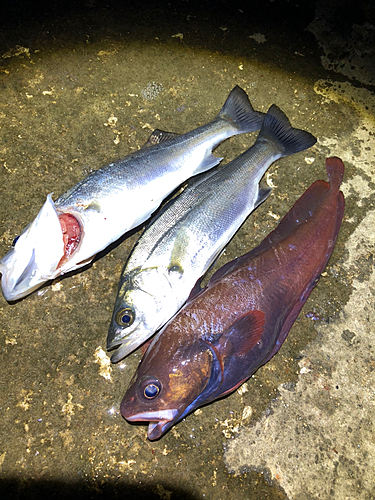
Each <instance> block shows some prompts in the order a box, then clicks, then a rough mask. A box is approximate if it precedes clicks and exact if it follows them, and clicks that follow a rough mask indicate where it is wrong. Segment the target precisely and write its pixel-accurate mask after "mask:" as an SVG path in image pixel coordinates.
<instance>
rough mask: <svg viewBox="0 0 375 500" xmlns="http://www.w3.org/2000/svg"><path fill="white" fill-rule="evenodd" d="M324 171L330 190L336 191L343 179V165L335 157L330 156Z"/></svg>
mask: <svg viewBox="0 0 375 500" xmlns="http://www.w3.org/2000/svg"><path fill="white" fill-rule="evenodd" d="M326 170H327V175H328V180H329V184H330V186H331V188H332V189H334V190H335V191H338V190H339V189H340V186H341V183H342V180H343V178H344V170H345V166H344V163H343V162H342V160H341V159H340V158H337V156H332V157H331V158H327V159H326Z"/></svg>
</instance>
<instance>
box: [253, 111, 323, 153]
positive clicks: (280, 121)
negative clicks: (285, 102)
mask: <svg viewBox="0 0 375 500" xmlns="http://www.w3.org/2000/svg"><path fill="white" fill-rule="evenodd" d="M262 139H264V140H267V141H269V142H271V143H273V144H274V145H275V146H276V147H277V148H278V149H279V150H280V154H281V157H283V156H288V155H292V154H294V153H298V152H299V151H303V150H304V149H308V148H310V147H311V146H313V145H314V144H315V143H316V138H315V137H314V136H313V135H312V134H310V133H309V132H306V131H305V130H300V129H298V128H293V127H292V126H291V124H290V121H289V120H288V118H287V116H286V115H285V114H284V113H283V112H282V111H281V109H279V108H278V107H277V106H276V105H275V104H273V105H272V106H271V107H270V109H269V110H268V112H267V114H266V116H265V118H264V121H263V125H262V128H261V130H260V132H259V136H258V140H262Z"/></svg>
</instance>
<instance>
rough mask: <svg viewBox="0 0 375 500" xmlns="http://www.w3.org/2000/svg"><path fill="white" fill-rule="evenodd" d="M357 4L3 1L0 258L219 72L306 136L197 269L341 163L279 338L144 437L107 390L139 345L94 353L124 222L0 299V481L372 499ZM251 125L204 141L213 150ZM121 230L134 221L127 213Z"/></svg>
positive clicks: (170, 122)
mask: <svg viewBox="0 0 375 500" xmlns="http://www.w3.org/2000/svg"><path fill="white" fill-rule="evenodd" d="M373 14H374V12H373V7H371V5H368V4H367V3H365V2H358V3H356V5H355V8H354V7H352V6H351V4H350V3H349V2H344V3H342V2H340V3H339V2H337V3H336V2H331V3H329V2H328V3H327V2H320V1H317V2H315V3H309V6H308V7H306V6H305V7H303V6H302V5H301V6H298V5H297V4H295V3H294V2H258V3H256V4H254V5H253V6H252V7H250V6H249V4H247V3H245V2H243V3H240V2H238V3H236V2H228V3H226V2H219V3H217V2H216V3H215V4H211V3H209V2H206V3H194V2H181V3H179V2H176V3H172V4H160V3H150V4H149V5H148V6H147V8H146V7H145V6H144V8H142V9H141V8H138V7H136V6H134V5H133V6H127V5H123V6H122V7H120V6H119V5H117V4H116V3H114V2H113V3H110V2H109V3H106V4H104V3H103V4H101V3H99V2H86V4H85V5H83V6H82V7H78V6H75V5H74V4H73V3H69V4H59V5H58V6H57V7H55V8H53V7H51V6H50V5H49V4H47V3H45V4H40V5H38V7H36V6H35V5H34V6H31V4H28V3H22V2H21V3H14V4H9V5H8V6H7V7H6V16H2V19H1V23H2V30H1V34H0V48H1V52H0V95H1V99H0V131H1V133H0V190H1V191H0V192H1V197H0V224H1V225H0V254H1V255H3V254H5V253H6V251H7V249H8V248H9V246H10V245H11V243H12V241H13V238H14V237H15V236H16V235H17V234H19V232H20V231H21V230H22V229H23V228H24V227H25V225H27V224H28V223H29V222H30V221H31V220H32V219H33V218H34V217H35V215H36V214H37V213H38V211H39V209H40V207H41V206H42V204H43V202H44V200H45V197H46V195H47V194H48V193H52V192H53V193H54V198H56V197H57V196H58V195H60V194H61V193H63V192H64V191H66V190H67V189H68V188H69V187H71V186H72V185H74V184H75V183H76V182H78V181H79V180H81V179H82V178H84V177H85V176H86V175H87V174H88V173H89V172H91V171H92V170H95V169H97V168H99V167H100V166H102V165H104V164H107V163H109V162H111V161H112V160H114V159H117V158H119V157H122V156H125V155H126V154H128V153H129V152H131V151H134V150H136V149H138V148H139V147H140V146H142V144H144V142H145V141H146V140H147V138H148V135H149V133H150V131H151V130H153V129H154V128H161V129H164V130H171V131H174V132H181V133H182V132H186V131H187V130H191V129H193V128H195V127H197V126H199V125H201V124H203V123H206V122H207V121H209V120H210V119H211V118H212V117H213V116H215V115H216V114H217V112H218V111H219V109H220V108H221V106H222V104H223V102H224V101H225V98H226V96H227V94H228V92H229V91H230V90H231V89H232V88H233V86H234V85H236V84H238V85H240V86H241V87H242V88H244V90H246V92H247V93H248V95H249V97H250V99H251V102H252V103H253V105H254V107H255V108H256V109H258V110H261V111H266V110H267V109H268V107H269V106H270V105H271V104H273V103H275V104H277V105H278V106H279V107H281V109H283V111H284V112H285V113H286V114H287V116H288V117H289V119H290V120H291V122H292V124H293V125H294V126H296V127H300V128H304V129H306V130H308V131H309V132H311V133H313V134H314V135H315V136H316V137H317V138H318V142H317V144H316V145H315V146H314V147H313V148H311V149H310V150H308V151H306V152H303V153H300V154H297V155H294V156H293V157H290V158H286V159H282V160H279V161H277V162H276V163H275V164H274V165H273V166H272V167H271V168H270V169H269V171H268V175H267V180H268V182H269V184H271V185H273V186H274V190H273V193H272V194H271V196H270V198H269V199H268V200H267V201H266V202H265V203H264V204H263V205H262V206H261V207H260V208H259V209H258V210H257V211H256V212H255V213H254V214H253V215H252V216H251V217H250V218H249V219H248V220H247V221H246V222H245V224H244V225H243V226H242V228H241V229H240V231H239V232H238V233H237V235H236V236H235V237H234V239H233V240H232V241H231V242H230V244H229V245H228V246H227V248H226V251H225V252H224V254H223V255H222V256H221V257H220V259H219V261H218V262H217V264H216V265H215V268H218V267H219V266H221V265H222V264H223V263H225V262H226V261H228V260H231V259H233V258H234V257H237V256H238V255H241V254H243V253H245V252H246V251H248V250H249V249H251V248H253V247H254V246H255V245H256V244H257V243H259V242H260V241H261V240H262V239H263V238H264V236H265V235H266V234H268V233H269V232H270V231H271V230H272V229H273V228H274V227H275V226H276V225H277V221H278V220H279V219H280V218H281V217H282V216H283V215H284V214H285V213H286V212H287V211H288V210H289V209H290V207H291V206H292V204H293V203H294V201H295V200H296V199H297V198H298V197H299V196H300V195H301V194H302V193H303V191H304V190H305V189H306V188H307V187H308V186H309V185H310V184H311V183H312V182H313V181H314V180H315V179H317V178H323V179H325V178H326V173H325V166H324V160H325V158H326V157H328V156H332V155H336V156H339V157H341V158H342V159H343V161H344V162H345V165H346V174H345V179H344V183H343V186H342V189H343V191H344V194H345V197H346V212H345V216H344V221H343V225H342V228H341V231H340V235H339V238H338V241H337V245H336V248H335V250H334V253H333V255H332V257H331V259H330V261H329V263H328V266H327V268H326V270H325V272H324V273H323V276H322V278H321V280H320V282H319V284H318V286H317V287H316V288H315V290H314V291H313V293H312V294H311V296H310V298H309V300H308V301H307V303H306V305H305V307H304V308H303V310H302V312H301V314H300V315H299V317H298V318H297V320H296V322H295V324H294V326H293V328H292V330H291V332H290V334H289V336H288V338H287V340H286V342H285V344H284V345H283V347H282V348H281V350H280V351H279V353H278V354H277V355H276V356H275V357H274V358H273V359H272V360H271V361H270V362H269V363H267V364H266V365H265V366H264V367H262V368H260V369H259V370H258V371H257V372H256V373H255V374H254V375H253V377H252V378H251V379H250V380H249V381H248V382H246V383H245V384H244V385H243V386H242V387H240V388H239V389H238V390H237V391H236V392H235V393H233V394H232V395H230V396H229V397H227V398H225V399H223V400H220V401H217V402H215V403H214V404H211V405H208V406H207V407H204V408H201V409H199V410H197V411H196V412H195V413H194V414H192V415H189V416H188V417H187V418H186V419H185V420H184V421H182V422H180V423H179V424H177V425H176V426H175V427H173V428H172V429H171V430H170V431H169V432H168V433H167V434H166V435H165V436H164V437H162V438H161V439H160V440H159V441H157V442H152V443H151V442H149V441H148V440H147V437H146V432H147V427H146V426H144V425H130V424H129V423H127V422H126V421H125V420H124V419H123V418H122V417H121V415H120V414H119V403H120V401H121V399H122V397H123V394H124V392H125V390H126V388H127V385H128V383H129V381H130V378H131V377H132V375H133V373H134V371H135V368H136V366H137V364H138V362H139V360H140V359H141V353H140V352H139V351H137V352H136V353H134V354H133V355H131V356H129V357H128V358H126V359H125V360H124V362H122V363H119V364H118V365H112V366H111V365H110V363H109V358H108V357H107V355H106V352H105V342H106V335H107V330H108V324H109V320H110V317H111V311H112V307H113V303H114V299H115V294H116V289H117V280H118V277H119V274H120V272H121V269H122V266H123V264H124V261H125V260H126V258H127V256H128V255H129V252H130V250H131V248H132V246H133V245H134V243H135V242H136V240H137V238H138V236H139V234H140V231H134V232H133V233H132V234H131V235H130V236H129V237H127V238H125V239H123V241H122V242H121V244H118V245H114V246H113V247H112V248H110V249H109V250H108V251H107V252H105V254H104V255H102V256H101V258H99V259H97V260H96V261H95V262H94V263H93V264H92V265H91V266H89V267H88V268H87V269H84V270H81V271H79V272H77V273H75V274H71V275H69V276H66V277H64V278H63V279H59V280H56V282H54V283H53V284H49V285H48V286H46V287H44V288H43V289H42V290H40V291H39V292H37V293H34V294H32V295H30V296H29V297H26V298H25V299H24V300H21V301H19V302H17V303H13V304H9V303H7V302H6V301H5V300H4V298H3V297H0V318H1V319H0V327H1V332H2V336H1V388H0V395H1V403H0V406H1V433H0V481H1V482H0V488H1V491H2V497H3V498H39V497H42V496H43V495H47V494H48V495H49V496H50V497H52V498H66V497H67V496H68V495H70V494H71V495H75V497H76V498H97V497H98V498H99V497H100V498H107V497H111V498H119V497H123V496H125V495H126V496H128V497H129V498H155V499H159V498H160V499H175V498H176V499H177V498H189V499H195V498H197V499H198V498H207V499H223V500H224V499H230V498H238V499H241V500H242V499H255V498H256V499H259V498H261V499H270V500H275V499H292V498H293V499H298V500H304V499H315V498H319V499H328V498H337V499H340V500H341V499H353V500H354V499H366V500H367V499H372V498H375V485H374V465H375V463H374V452H375V442H374V438H373V435H374V433H373V430H374V429H373V422H374V418H375V411H374V389H373V385H374V375H373V374H374V349H375V332H374V327H373V324H374V290H375V283H374V265H373V254H374V243H375V236H374V229H373V228H374V226H375V209H374V188H375V184H374V181H375V179H374V177H375V157H374V151H375V119H374V111H375V98H374V94H373V90H374V81H375V65H374V57H373V56H374V48H373V47H374V43H373V41H374V38H375V22H374V17H373ZM254 137H255V135H254V134H249V135H242V136H238V137H235V138H232V139H230V140H228V141H226V142H225V143H224V144H222V145H221V146H220V147H219V148H218V150H217V154H218V155H220V156H224V160H223V162H227V161H230V160H231V159H233V158H234V157H235V156H237V155H238V154H240V153H241V152H242V151H243V150H245V149H247V148H248V147H249V146H250V145H251V144H252V142H253V141H254ZM140 229H141V228H140Z"/></svg>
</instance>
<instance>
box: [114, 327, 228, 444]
mask: <svg viewBox="0 0 375 500" xmlns="http://www.w3.org/2000/svg"><path fill="white" fill-rule="evenodd" d="M158 339H159V335H158V336H157V337H156V338H155V340H154V341H153V342H152V344H151V345H150V347H149V348H148V350H147V352H146V354H145V355H144V357H143V359H142V361H141V363H140V365H139V366H138V370H137V372H136V373H135V375H134V377H133V379H132V381H131V382H130V386H129V388H128V390H127V392H126V394H125V396H124V398H123V400H122V402H121V406H120V411H121V414H122V416H123V417H124V418H125V419H126V420H128V421H129V422H149V426H148V433H147V437H148V438H149V439H150V440H155V439H159V438H160V437H161V436H162V435H163V434H164V433H165V432H166V431H167V430H168V429H169V428H170V427H172V426H173V425H174V424H175V423H176V422H178V421H179V420H181V419H182V418H184V417H185V416H186V415H187V414H188V413H190V412H191V411H193V410H194V409H195V408H197V407H198V406H200V405H202V404H204V403H205V402H208V400H210V396H212V394H214V393H215V392H216V390H217V387H218V386H219V385H220V383H221V370H220V363H219V362H218V360H217V359H216V357H215V354H214V353H213V352H212V350H211V349H210V348H209V346H208V345H207V343H205V342H202V341H197V342H195V343H194V344H192V345H190V346H186V345H176V344H175V345H174V346H172V348H171V346H169V348H168V346H167V345H166V342H165V341H166V340H167V341H168V342H167V343H172V344H173V339H169V338H168V337H167V339H166V338H163V339H162V341H161V342H158ZM169 340H171V341H172V342H169Z"/></svg>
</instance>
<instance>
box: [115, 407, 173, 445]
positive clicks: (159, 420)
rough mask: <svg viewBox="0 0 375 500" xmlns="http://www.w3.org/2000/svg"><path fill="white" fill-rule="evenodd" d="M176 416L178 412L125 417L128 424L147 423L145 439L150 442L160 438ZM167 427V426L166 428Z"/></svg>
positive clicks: (156, 412)
mask: <svg viewBox="0 0 375 500" xmlns="http://www.w3.org/2000/svg"><path fill="white" fill-rule="evenodd" d="M177 415H178V410H176V409H173V410H160V411H145V412H144V413H137V414H136V415H132V416H129V417H125V418H126V420H129V422H149V424H148V431H147V437H148V439H150V440H151V441H152V440H154V439H158V438H160V436H161V435H162V434H164V432H165V431H166V429H165V426H166V424H168V422H172V421H174V420H175V418H176V417H177ZM168 427H169V426H168Z"/></svg>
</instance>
